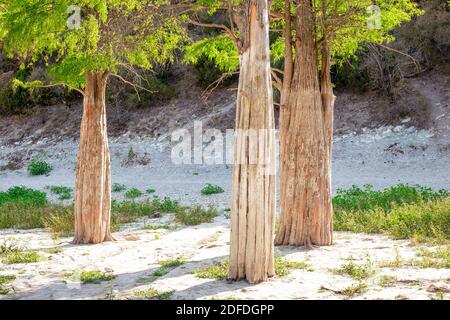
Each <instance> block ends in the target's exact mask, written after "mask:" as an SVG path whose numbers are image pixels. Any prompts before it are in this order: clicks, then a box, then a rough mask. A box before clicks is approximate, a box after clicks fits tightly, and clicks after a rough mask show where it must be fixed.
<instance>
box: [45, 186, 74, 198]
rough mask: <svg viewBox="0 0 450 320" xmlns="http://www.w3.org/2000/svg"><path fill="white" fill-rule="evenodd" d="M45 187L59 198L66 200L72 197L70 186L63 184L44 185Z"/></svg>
mask: <svg viewBox="0 0 450 320" xmlns="http://www.w3.org/2000/svg"><path fill="white" fill-rule="evenodd" d="M45 188H46V189H49V190H50V192H51V193H53V194H56V195H58V199H59V200H68V199H70V198H72V191H73V189H72V188H69V187H64V186H46V187H45Z"/></svg>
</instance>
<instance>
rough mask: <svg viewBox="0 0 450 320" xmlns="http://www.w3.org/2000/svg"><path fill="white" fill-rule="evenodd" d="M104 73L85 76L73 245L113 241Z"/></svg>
mask: <svg viewBox="0 0 450 320" xmlns="http://www.w3.org/2000/svg"><path fill="white" fill-rule="evenodd" d="M106 81H107V74H106V73H88V74H87V75H86V89H85V95H84V102H83V119H82V121H81V130H80V149H79V152H78V163H77V172H76V182H75V239H74V240H73V242H74V243H100V242H103V241H108V240H113V237H112V235H111V231H110V210H111V186H110V184H111V183H110V155H109V146H108V135H107V131H106V106H105V88H106Z"/></svg>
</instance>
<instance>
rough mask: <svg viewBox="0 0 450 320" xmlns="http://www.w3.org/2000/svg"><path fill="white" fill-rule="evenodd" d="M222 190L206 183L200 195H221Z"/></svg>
mask: <svg viewBox="0 0 450 320" xmlns="http://www.w3.org/2000/svg"><path fill="white" fill-rule="evenodd" d="M222 192H224V190H223V189H222V188H221V187H219V186H218V185H215V184H211V183H208V184H207V185H206V186H205V187H204V188H203V189H202V190H201V193H202V194H204V195H210V194H216V193H222Z"/></svg>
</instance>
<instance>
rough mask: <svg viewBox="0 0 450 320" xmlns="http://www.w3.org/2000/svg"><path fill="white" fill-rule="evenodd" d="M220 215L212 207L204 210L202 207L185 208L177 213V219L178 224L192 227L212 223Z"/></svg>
mask: <svg viewBox="0 0 450 320" xmlns="http://www.w3.org/2000/svg"><path fill="white" fill-rule="evenodd" d="M218 215H219V213H218V211H217V210H216V209H215V208H214V207H212V206H209V207H208V208H207V209H204V208H203V207H202V206H200V205H197V206H194V207H189V208H183V210H178V211H177V212H176V213H175V219H176V221H177V222H180V223H182V224H185V225H188V226H191V225H198V224H201V223H210V222H212V221H213V220H214V218H215V217H217V216H218Z"/></svg>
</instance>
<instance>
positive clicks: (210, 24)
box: [188, 19, 239, 45]
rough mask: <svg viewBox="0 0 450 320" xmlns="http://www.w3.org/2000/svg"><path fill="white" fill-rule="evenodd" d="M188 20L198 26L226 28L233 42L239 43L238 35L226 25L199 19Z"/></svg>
mask: <svg viewBox="0 0 450 320" xmlns="http://www.w3.org/2000/svg"><path fill="white" fill-rule="evenodd" d="M188 22H189V23H190V24H193V25H196V26H200V27H206V28H217V29H222V30H225V32H226V33H228V34H229V35H230V37H231V40H233V42H234V43H235V44H236V45H237V44H238V40H239V39H238V38H237V37H236V35H235V34H234V33H233V31H231V29H230V28H228V27H227V26H226V25H223V24H216V23H203V22H198V21H194V20H191V19H189V20H188Z"/></svg>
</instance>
